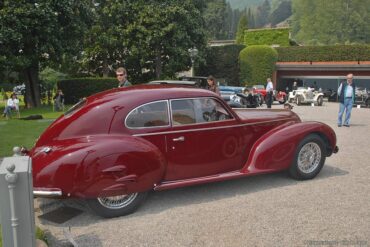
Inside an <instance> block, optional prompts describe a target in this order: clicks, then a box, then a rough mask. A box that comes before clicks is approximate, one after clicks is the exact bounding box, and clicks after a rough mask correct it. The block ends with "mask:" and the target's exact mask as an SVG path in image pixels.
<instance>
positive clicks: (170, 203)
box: [36, 103, 370, 247]
mask: <svg viewBox="0 0 370 247" xmlns="http://www.w3.org/2000/svg"><path fill="white" fill-rule="evenodd" d="M281 107H282V106H281V105H274V106H273V108H281ZM293 111H295V112H296V113H298V114H299V116H300V117H301V118H302V119H303V120H305V121H307V120H315V121H316V120H317V121H322V122H325V123H327V124H328V125H330V126H331V127H333V128H334V129H335V131H336V133H337V137H338V146H339V149H340V151H339V153H338V154H336V155H333V156H332V157H330V158H328V159H327V160H326V164H325V166H324V168H323V170H322V171H321V173H320V174H319V175H318V177H317V178H315V179H313V180H310V181H303V182H299V181H295V180H293V179H291V178H289V177H288V176H287V175H286V174H285V173H279V174H270V175H261V176H257V177H250V178H244V179H239V180H233V181H226V182H220V183H213V184H207V185H201V186H194V187H188V188H181V189H175V190H171V191H163V192H155V193H152V194H151V196H150V197H149V198H148V199H147V201H146V202H145V203H144V205H143V206H142V207H141V208H140V209H139V210H138V211H137V212H136V213H134V214H132V215H129V216H126V217H120V218H115V219H102V218H99V217H97V216H95V215H93V214H92V213H91V212H90V211H87V212H85V213H83V214H81V215H79V216H77V217H75V218H73V219H72V220H70V221H67V222H66V223H64V224H62V225H57V224H52V223H50V222H48V221H40V220H39V219H38V218H37V219H36V221H37V224H38V225H40V226H41V227H42V228H43V229H48V230H49V232H50V235H52V237H51V243H52V246H70V245H68V242H67V241H66V237H65V235H64V234H63V231H66V229H68V227H71V228H70V229H71V234H72V235H73V236H74V240H75V241H76V242H77V243H78V244H79V246H161V247H162V246H171V247H173V246H370V177H369V174H370V152H369V150H370V109H353V112H352V125H351V127H350V128H345V127H342V128H338V127H337V126H336V117H337V111H338V105H337V104H336V103H325V104H324V106H322V107H311V106H295V107H294V109H293ZM44 202H45V201H43V204H42V206H45V205H46V204H44ZM61 203H63V204H67V205H71V204H72V205H74V206H77V207H82V208H84V209H86V208H85V205H84V204H81V203H80V202H76V201H63V202H59V204H58V205H61ZM56 205H57V204H55V203H52V204H51V205H49V207H48V208H49V209H50V208H53V207H55V206H56ZM86 210H87V209H86ZM37 214H38V215H39V214H40V212H39V209H37Z"/></svg>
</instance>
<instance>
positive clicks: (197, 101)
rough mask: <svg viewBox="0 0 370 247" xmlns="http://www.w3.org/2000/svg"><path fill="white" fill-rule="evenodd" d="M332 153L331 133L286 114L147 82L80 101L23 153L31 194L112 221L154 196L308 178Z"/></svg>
mask: <svg viewBox="0 0 370 247" xmlns="http://www.w3.org/2000/svg"><path fill="white" fill-rule="evenodd" d="M337 151H338V148H337V146H336V135H335V132H334V131H333V129H332V128H330V127H329V126H328V125H326V124H323V123H319V122H302V121H301V119H300V118H299V117H298V115H296V114H295V113H294V112H292V111H290V110H285V109H273V110H272V109H231V108H230V107H229V106H228V105H227V104H226V102H225V101H223V100H222V99H221V98H220V97H219V96H218V95H217V94H215V93H213V92H211V91H208V90H204V89H198V88H192V87H177V86H174V85H148V84H144V85H137V86H131V87H123V88H115V89H111V90H108V91H104V92H101V93H98V94H95V95H92V96H90V97H87V98H85V99H83V100H81V101H80V102H79V103H77V104H76V105H75V106H73V107H72V108H71V109H69V110H68V111H67V112H66V113H65V114H64V115H62V116H60V117H59V118H58V119H56V120H55V121H54V122H53V123H52V124H51V125H50V126H49V127H48V128H47V129H46V130H45V131H44V133H43V134H42V135H41V136H40V137H39V139H38V140H37V142H36V144H35V146H34V147H33V148H32V150H30V151H29V152H28V154H29V155H30V157H31V158H32V174H33V189H34V195H35V196H44V197H45V196H49V197H59V198H70V197H75V198H80V199H84V200H86V201H87V203H88V205H89V206H90V207H91V208H92V209H93V210H94V211H95V212H96V213H97V214H99V215H101V216H103V217H116V216H121V215H126V214H130V213H132V212H134V211H135V210H136V209H137V208H138V207H139V206H140V204H141V203H142V202H143V201H144V200H145V198H146V196H147V194H148V192H150V191H153V190H155V191H158V190H166V189H173V188H178V187H184V186H189V185H197V184H202V183H209V182H216V181H222V180H227V179H234V178H241V177H247V176H252V175H257V174H265V173H271V172H278V171H282V170H288V171H289V173H290V175H291V176H292V177H293V178H296V179H300V180H301V179H312V178H314V177H315V176H316V175H317V174H318V173H319V172H320V170H321V168H322V167H323V165H324V163H325V159H326V157H329V156H330V155H332V153H336V152H337ZM307 193H311V191H307Z"/></svg>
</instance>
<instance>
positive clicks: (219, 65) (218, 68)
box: [196, 45, 245, 86]
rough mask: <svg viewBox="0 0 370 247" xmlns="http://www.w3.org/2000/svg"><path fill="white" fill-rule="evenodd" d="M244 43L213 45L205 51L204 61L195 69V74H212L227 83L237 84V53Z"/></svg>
mask: <svg viewBox="0 0 370 247" xmlns="http://www.w3.org/2000/svg"><path fill="white" fill-rule="evenodd" d="M243 48H245V46H244V45H226V46H214V47H210V48H208V50H207V52H206V58H205V59H206V62H205V64H204V65H200V66H199V67H198V68H197V69H196V74H197V75H202V76H208V75H213V76H214V77H216V79H217V78H223V79H225V80H226V81H227V82H228V84H229V85H233V86H239V81H240V80H239V53H240V51H241V50H242V49H243Z"/></svg>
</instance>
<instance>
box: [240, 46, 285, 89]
mask: <svg viewBox="0 0 370 247" xmlns="http://www.w3.org/2000/svg"><path fill="white" fill-rule="evenodd" d="M239 58H240V77H241V80H242V81H243V82H244V83H245V85H247V86H248V85H249V86H251V85H253V84H261V83H264V82H265V81H266V79H267V78H269V77H270V78H272V72H273V71H274V69H275V63H276V61H277V58H278V53H277V52H276V50H274V48H272V47H270V46H267V45H253V46H248V47H247V48H245V49H243V50H242V51H241V52H240V55H239Z"/></svg>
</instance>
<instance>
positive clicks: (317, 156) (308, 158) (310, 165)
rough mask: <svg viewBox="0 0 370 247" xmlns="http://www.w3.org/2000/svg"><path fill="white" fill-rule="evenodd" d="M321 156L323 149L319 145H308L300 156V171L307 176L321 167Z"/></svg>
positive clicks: (303, 148) (311, 143) (312, 143)
mask: <svg viewBox="0 0 370 247" xmlns="http://www.w3.org/2000/svg"><path fill="white" fill-rule="evenodd" d="M321 155H322V153H321V149H320V146H319V145H318V144H317V143H315V142H309V143H306V144H305V145H304V146H303V147H302V148H301V150H300V151H299V154H298V160H297V165H298V168H299V170H300V171H301V172H303V173H306V174H308V173H311V172H313V171H314V170H315V169H316V168H317V167H318V166H319V165H320V161H321Z"/></svg>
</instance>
